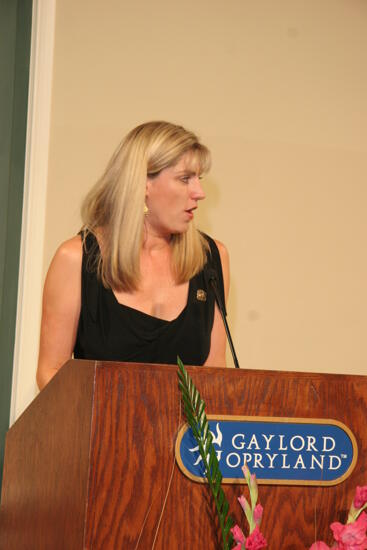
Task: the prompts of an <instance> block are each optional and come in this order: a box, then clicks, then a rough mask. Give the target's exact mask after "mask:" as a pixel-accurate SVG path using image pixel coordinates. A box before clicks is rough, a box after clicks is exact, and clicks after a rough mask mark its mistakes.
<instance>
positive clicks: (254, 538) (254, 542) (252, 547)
mask: <svg viewBox="0 0 367 550" xmlns="http://www.w3.org/2000/svg"><path fill="white" fill-rule="evenodd" d="M267 545H268V543H267V542H266V540H265V539H264V537H263V535H262V534H261V532H260V529H259V527H258V525H256V527H255V529H254V530H253V531H252V533H251V535H249V536H248V537H247V539H246V545H245V548H246V549H247V550H261V548H265V547H266V546H267Z"/></svg>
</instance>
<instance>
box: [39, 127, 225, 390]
mask: <svg viewBox="0 0 367 550" xmlns="http://www.w3.org/2000/svg"><path fill="white" fill-rule="evenodd" d="M209 166H210V153H209V151H208V149H207V148H206V147H205V146H204V145H202V144H201V143H199V141H198V138H197V137H196V136H195V135H194V134H193V133H192V132H189V131H187V130H185V129H184V128H182V127H181V126H176V125H174V124H170V123H167V122H149V123H146V124H142V125H141V126H138V127H137V128H135V129H134V130H132V131H131V132H130V133H129V134H128V135H127V136H126V138H125V139H124V140H123V141H122V143H121V144H120V146H119V147H118V149H117V150H116V152H115V153H114V155H113V157H112V159H111V161H110V162H109V164H108V166H107V169H106V171H105V173H104V175H103V176H102V178H101V179H100V180H99V181H98V182H97V184H96V185H95V186H94V188H93V189H92V190H91V191H90V193H89V194H88V195H87V197H86V199H85V201H84V203H83V206H82V219H83V224H84V225H83V230H82V231H81V233H80V234H79V235H77V236H76V237H73V238H72V239H70V240H68V241H66V242H64V243H63V244H62V245H61V246H60V247H59V249H58V250H57V252H56V254H55V256H54V258H53V260H52V262H51V265H50V268H49V271H48V274H47V277H46V282H45V288H44V296H43V313H42V325H41V340H40V353H39V364H38V371H37V382H38V385H39V387H40V389H42V388H43V387H44V386H45V385H46V384H47V383H48V382H49V380H50V379H51V378H52V377H53V376H54V375H55V374H56V372H57V370H58V369H59V368H60V367H61V366H62V365H63V364H64V363H65V362H66V361H67V360H68V359H70V358H71V357H72V354H73V353H74V357H75V358H85V359H101V360H113V361H134V362H149V363H176V358H177V355H179V356H180V357H181V359H182V360H183V362H184V363H186V364H194V365H195V364H196V365H200V364H204V365H211V366H220V367H222V366H225V331H224V327H223V324H222V320H221V318H220V314H219V311H218V308H217V306H216V305H215V302H214V296H213V293H212V292H211V289H210V288H209V285H208V282H207V276H206V273H207V270H208V269H209V268H210V269H211V270H212V269H214V270H215V271H216V273H217V278H218V282H219V288H220V291H221V293H222V296H223V299H224V298H225V296H227V293H228V282H229V272H228V271H229V268H228V256H227V252H226V249H225V247H224V246H223V245H222V244H221V243H219V242H215V241H213V240H212V239H211V238H210V237H208V236H205V235H203V234H201V233H200V232H199V231H198V230H197V229H196V228H195V226H194V223H193V217H194V211H195V209H196V208H197V207H198V203H199V201H201V200H202V199H204V198H205V194H204V191H203V188H202V185H201V182H200V178H201V175H202V174H203V173H205V172H207V171H208V169H209Z"/></svg>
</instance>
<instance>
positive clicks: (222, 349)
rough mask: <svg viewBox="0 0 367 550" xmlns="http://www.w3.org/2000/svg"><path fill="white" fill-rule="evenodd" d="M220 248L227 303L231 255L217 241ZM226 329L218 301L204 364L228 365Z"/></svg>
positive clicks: (210, 365) (213, 365)
mask: <svg viewBox="0 0 367 550" xmlns="http://www.w3.org/2000/svg"><path fill="white" fill-rule="evenodd" d="M215 242H216V245H217V247H218V250H219V255H220V260H221V264H222V272H223V282H224V295H225V300H226V303H227V298H228V292H229V256H228V252H227V249H226V247H225V246H224V244H223V243H221V242H219V241H215ZM226 342H227V339H226V331H225V328H224V324H223V319H222V316H221V314H220V311H219V308H218V305H217V303H216V304H215V309H214V322H213V328H212V333H211V337H210V351H209V355H208V358H207V360H206V361H205V363H204V365H205V366H208V367H225V366H226Z"/></svg>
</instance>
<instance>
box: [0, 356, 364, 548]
mask: <svg viewBox="0 0 367 550" xmlns="http://www.w3.org/2000/svg"><path fill="white" fill-rule="evenodd" d="M188 371H189V373H190V374H191V376H192V377H193V379H194V381H195V384H196V385H197V387H198V389H199V390H200V392H201V394H202V396H203V398H204V399H205V401H206V410H207V413H208V414H233V415H246V416H285V417H304V418H332V419H335V420H339V421H341V422H343V423H345V424H346V425H347V426H348V427H349V428H350V429H351V430H352V431H353V433H354V434H355V436H356V439H357V444H358V449H359V459H358V462H357V465H356V468H355V470H354V471H353V473H352V475H351V476H350V477H349V478H348V479H347V480H346V481H345V482H343V483H341V484H340V485H336V486H332V487H297V486H281V485H279V486H274V485H273V486H267V485H261V486H260V487H259V494H260V500H261V503H262V504H263V506H264V509H265V511H264V518H263V524H262V530H263V532H264V533H265V535H266V537H267V538H268V540H269V546H268V547H269V548H270V549H274V550H275V549H276V550H279V549H282V550H301V549H304V548H308V547H309V546H310V545H311V544H312V542H313V541H314V540H315V537H316V538H318V539H324V540H326V541H327V540H329V542H331V540H330V534H329V527H328V526H329V524H330V523H331V522H332V521H335V520H338V519H340V520H343V521H344V520H345V517H346V512H347V508H348V507H349V504H350V501H351V500H352V497H353V493H354V489H355V487H356V485H358V484H359V485H362V484H366V482H367V472H366V470H367V466H366V458H365V457H366V456H367V454H366V452H367V435H366V421H365V419H366V418H367V378H366V377H362V376H344V375H326V374H309V373H289V372H288V373H284V372H273V371H246V370H241V371H237V370H236V371H235V370H233V369H214V368H208V367H205V368H204V367H190V368H188ZM183 422H184V418H183V413H182V410H181V404H180V394H179V391H178V386H177V373H176V368H175V367H173V366H168V365H140V364H131V363H130V364H127V363H125V364H124V363H108V362H88V361H70V362H69V363H68V364H67V365H65V366H64V367H63V368H62V369H61V371H60V372H59V373H58V374H57V376H56V377H55V378H54V379H53V380H52V381H51V382H50V384H49V385H48V386H47V387H46V388H45V389H44V390H43V391H42V392H41V394H40V395H39V396H38V397H37V398H36V399H35V401H34V402H33V403H32V404H31V405H30V407H29V408H28V409H27V410H26V411H25V413H24V414H23V415H22V416H21V417H20V418H19V419H18V421H17V422H16V423H15V424H14V426H13V427H12V428H11V429H10V430H9V433H8V436H7V442H6V456H5V467H4V482H3V490H2V504H1V508H0V548H1V549H3V548H4V549H6V550H23V549H24V550H51V549H52V550H58V549H60V550H82V549H85V550H120V549H121V550H124V549H129V550H130V549H147V548H152V547H153V545H154V548H155V549H156V550H166V549H168V548H175V549H179V550H181V549H182V550H183V549H194V550H195V549H200V548H201V547H203V546H205V547H206V548H208V549H213V550H214V549H215V548H220V546H219V542H218V538H217V537H218V529H217V528H216V527H215V520H214V518H215V512H214V509H213V505H212V501H211V497H210V494H209V491H208V487H207V486H206V485H204V484H200V483H195V482H192V481H190V480H189V479H187V478H186V477H185V476H184V475H183V474H182V473H181V471H180V470H179V469H178V467H177V465H176V464H175V461H174V444H175V438H176V435H177V432H178V429H179V427H180V426H181V425H182V423H183ZM243 491H246V489H245V487H244V486H243V485H241V486H229V485H228V486H225V492H226V494H227V496H228V499H229V500H230V504H231V510H232V512H233V516H234V517H235V519H236V521H237V522H238V523H240V524H242V523H243V516H242V511H241V510H240V507H239V504H238V503H237V496H239V495H240V494H241V493H242V492H243Z"/></svg>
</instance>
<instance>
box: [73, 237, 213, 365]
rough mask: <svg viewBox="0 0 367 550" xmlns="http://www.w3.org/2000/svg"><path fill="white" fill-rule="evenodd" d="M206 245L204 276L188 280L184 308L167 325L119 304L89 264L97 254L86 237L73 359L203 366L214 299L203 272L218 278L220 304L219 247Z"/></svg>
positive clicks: (161, 320) (93, 244)
mask: <svg viewBox="0 0 367 550" xmlns="http://www.w3.org/2000/svg"><path fill="white" fill-rule="evenodd" d="M205 238H206V239H207V240H208V243H209V246H210V254H208V262H207V265H206V266H205V268H204V269H203V271H201V272H200V273H198V274H197V275H195V277H193V278H192V279H191V280H190V281H189V290H188V298H187V304H186V306H185V307H184V309H183V310H182V311H181V313H180V314H179V315H178V317H176V319H174V320H172V321H166V320H164V319H159V318H157V317H153V316H151V315H149V314H147V313H143V312H141V311H139V310H137V309H134V308H131V307H129V306H125V305H123V304H120V303H119V302H118V301H117V299H116V297H115V295H114V293H113V291H112V290H111V289H110V288H105V287H104V286H103V284H102V283H101V281H100V280H99V279H98V278H97V273H96V270H95V267H94V268H91V267H90V266H95V265H96V262H95V261H93V260H94V258H95V256H96V253H97V252H99V248H98V243H97V240H96V238H95V236H94V235H93V234H91V233H89V234H88V235H87V237H86V239H85V244H84V246H83V260H82V296H81V311H80V318H79V325H78V332H77V338H76V343H75V348H74V357H75V358H76V359H96V360H105V361H129V362H136V363H139V362H141V363H172V364H176V362H177V356H179V357H180V358H181V359H182V361H183V363H184V364H186V365H202V364H203V363H204V362H205V360H206V358H207V357H208V354H209V350H210V335H211V330H212V326H213V320H214V305H215V299H214V295H213V291H212V289H211V288H209V283H208V277H207V270H208V269H214V270H215V271H216V273H217V279H218V286H219V290H220V292H221V296H222V300H223V303H224V287H223V275H222V266H221V261H220V256H219V252H218V248H217V246H216V244H215V242H214V241H213V239H211V238H210V237H208V236H207V235H205Z"/></svg>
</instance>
